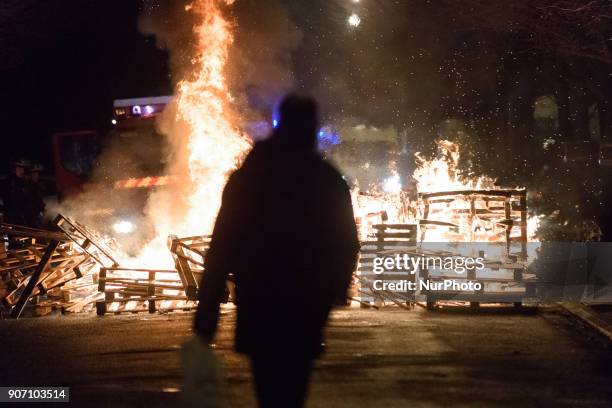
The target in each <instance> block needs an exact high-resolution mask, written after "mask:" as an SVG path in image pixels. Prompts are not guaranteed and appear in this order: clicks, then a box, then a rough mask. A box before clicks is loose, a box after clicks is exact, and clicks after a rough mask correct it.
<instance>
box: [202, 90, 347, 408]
mask: <svg viewBox="0 0 612 408" xmlns="http://www.w3.org/2000/svg"><path fill="white" fill-rule="evenodd" d="M280 116H281V117H280V123H279V125H278V128H277V129H276V130H275V131H274V132H273V134H272V136H271V137H270V138H269V139H268V140H266V141H262V142H259V143H257V144H255V146H254V147H253V149H252V151H251V152H250V153H249V155H248V156H247V158H246V159H245V161H244V164H243V165H242V167H241V168H240V169H239V170H237V171H236V172H234V173H233V174H232V175H231V176H230V178H229V180H228V182H227V185H226V186H225V190H224V192H223V201H222V205H221V209H220V211H219V215H218V217H217V221H216V224H215V228H214V231H213V236H212V241H211V245H210V249H209V251H208V253H207V256H206V262H205V273H204V276H203V279H202V283H201V286H200V303H199V306H198V311H197V314H196V319H195V332H196V333H197V334H199V335H200V336H202V337H204V338H205V339H206V340H208V341H211V340H212V338H213V336H214V333H215V330H216V326H217V320H218V315H219V303H220V302H221V301H222V299H223V297H224V292H225V281H226V277H227V275H228V273H233V275H234V280H235V283H236V304H237V309H238V310H237V322H236V350H237V351H238V352H241V353H245V354H247V355H248V356H249V357H250V358H251V363H252V370H253V376H254V380H255V390H256V394H257V399H258V401H259V406H260V407H285V408H289V407H301V406H303V405H304V402H305V399H306V395H307V388H308V381H309V374H310V370H311V366H312V362H313V360H314V359H315V358H316V357H317V356H319V354H320V353H321V352H322V340H323V330H324V327H325V324H326V322H327V318H328V315H329V312H330V309H331V307H332V305H333V304H334V303H336V302H339V301H340V302H342V301H345V300H346V292H347V288H348V285H349V282H350V279H351V276H352V272H353V270H354V267H355V263H356V257H357V252H358V249H359V244H358V239H357V230H356V227H355V220H354V218H353V208H352V205H351V198H350V193H349V189H348V187H347V185H346V183H345V182H344V180H343V179H342V176H341V175H340V174H339V173H338V171H336V170H335V169H334V168H333V167H332V166H331V165H329V164H328V163H326V162H325V161H324V160H323V159H322V158H321V157H320V156H319V154H318V153H317V152H316V131H317V129H318V126H319V124H318V113H317V105H316V103H315V102H314V101H313V100H312V99H309V98H304V97H300V96H296V95H290V96H288V97H287V98H285V100H284V101H283V103H282V105H281V111H280Z"/></svg>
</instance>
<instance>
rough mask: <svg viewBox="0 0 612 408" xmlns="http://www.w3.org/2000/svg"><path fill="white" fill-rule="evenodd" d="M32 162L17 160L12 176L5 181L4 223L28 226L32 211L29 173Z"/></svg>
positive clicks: (3, 188) (3, 193)
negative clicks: (30, 210)
mask: <svg viewBox="0 0 612 408" xmlns="http://www.w3.org/2000/svg"><path fill="white" fill-rule="evenodd" d="M29 167H30V162H28V161H27V160H17V161H15V162H14V163H13V171H12V174H10V175H9V177H8V178H7V179H6V180H5V181H4V183H3V186H2V188H1V189H0V190H1V191H0V194H2V201H3V203H4V208H3V213H4V222H6V223H8V224H15V225H21V226H27V225H28V215H29V209H30V184H29V182H28V180H27V172H28V169H29Z"/></svg>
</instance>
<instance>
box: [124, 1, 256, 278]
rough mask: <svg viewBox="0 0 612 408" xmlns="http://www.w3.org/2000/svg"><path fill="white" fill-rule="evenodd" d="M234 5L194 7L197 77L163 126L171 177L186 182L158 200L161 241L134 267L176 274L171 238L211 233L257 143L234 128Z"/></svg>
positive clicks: (181, 88) (178, 93)
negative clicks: (230, 9)
mask: <svg viewBox="0 0 612 408" xmlns="http://www.w3.org/2000/svg"><path fill="white" fill-rule="evenodd" d="M232 2H233V0H194V1H193V2H192V3H191V4H189V5H188V6H187V7H186V11H187V12H189V13H194V14H195V15H196V16H197V21H199V22H200V23H199V24H198V25H196V26H195V27H194V29H193V31H194V39H195V47H194V54H193V56H192V58H191V61H190V63H191V72H190V73H189V76H188V77H187V78H184V79H183V80H181V81H180V82H179V83H178V84H177V86H176V89H175V97H174V100H173V101H172V103H171V104H170V105H169V106H168V107H167V108H166V110H165V111H164V114H163V117H162V120H161V122H160V129H161V131H162V133H163V134H165V135H166V136H167V137H168V140H169V144H170V146H171V148H172V154H171V163H170V165H169V168H168V171H169V172H170V173H172V174H173V175H174V176H176V177H175V180H177V181H178V182H177V183H174V184H173V185H172V186H169V187H168V188H167V189H165V190H160V191H158V192H156V193H154V194H152V195H151V197H150V199H149V204H148V208H147V211H148V213H149V215H150V217H151V219H152V220H153V221H154V227H155V231H156V236H157V238H156V239H155V240H154V241H152V242H151V243H150V244H149V245H147V246H146V247H145V248H144V249H143V252H142V253H141V254H140V255H139V256H138V257H136V259H131V260H129V261H127V264H133V265H146V266H149V267H162V268H165V267H168V266H171V259H170V255H169V254H168V250H167V247H166V240H167V238H168V236H169V235H171V234H173V235H179V236H191V235H204V234H209V233H211V232H212V227H213V225H214V221H215V217H216V215H217V212H218V210H219V207H220V204H221V194H222V190H223V186H224V185H225V182H226V180H227V177H228V175H229V173H230V172H231V171H232V170H234V169H235V168H236V167H237V166H238V165H239V163H240V161H241V159H242V158H243V157H244V154H245V152H246V151H247V150H248V148H249V146H250V139H249V138H248V137H247V136H246V135H244V134H242V133H241V132H240V131H239V130H238V129H237V128H236V126H234V125H233V123H236V122H235V120H234V118H235V112H234V111H233V109H232V105H231V103H232V96H231V95H230V92H229V89H228V84H227V80H226V75H225V71H226V63H227V59H228V54H229V50H230V46H231V44H232V42H233V36H232V31H231V25H230V23H229V22H228V21H227V20H226V19H225V18H224V16H223V13H222V10H221V9H220V6H221V5H222V4H227V5H229V4H231V3H232Z"/></svg>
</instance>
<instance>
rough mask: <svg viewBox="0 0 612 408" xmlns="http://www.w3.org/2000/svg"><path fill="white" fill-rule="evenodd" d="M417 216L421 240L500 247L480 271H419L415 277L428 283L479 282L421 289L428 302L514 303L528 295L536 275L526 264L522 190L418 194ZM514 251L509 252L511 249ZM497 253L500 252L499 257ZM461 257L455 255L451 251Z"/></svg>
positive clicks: (524, 203)
mask: <svg viewBox="0 0 612 408" xmlns="http://www.w3.org/2000/svg"><path fill="white" fill-rule="evenodd" d="M419 206H420V210H421V214H422V217H423V218H422V219H420V220H419V227H420V241H421V242H426V241H429V242H432V241H433V242H436V241H437V242H464V243H470V242H487V243H500V245H502V246H504V247H505V251H499V252H500V254H499V256H497V257H496V258H493V259H489V260H487V261H486V262H485V268H484V269H483V270H482V271H478V272H476V271H469V272H468V273H467V274H464V275H463V276H458V275H457V274H449V273H447V272H446V271H430V270H427V269H423V270H421V271H420V278H421V279H425V280H430V281H432V282H441V281H445V280H451V279H452V280H456V281H460V282H461V281H464V282H469V281H471V282H479V283H481V284H482V289H481V290H479V291H457V290H448V291H440V290H436V291H435V292H434V291H424V292H422V294H424V295H425V296H426V298H427V304H428V306H429V307H433V305H435V303H436V302H437V301H440V300H459V301H469V302H471V303H472V304H473V305H476V304H478V303H480V302H482V303H485V302H496V303H497V302H511V303H515V304H519V303H520V302H522V301H523V299H525V298H529V297H532V296H533V283H534V282H535V276H531V275H527V274H526V267H527V241H528V236H527V191H526V190H525V189H491V190H466V191H440V192H435V193H419ZM513 249H514V250H515V252H512V250H513ZM502 252H505V254H503V256H502V254H501V253H502ZM454 255H458V256H460V254H454Z"/></svg>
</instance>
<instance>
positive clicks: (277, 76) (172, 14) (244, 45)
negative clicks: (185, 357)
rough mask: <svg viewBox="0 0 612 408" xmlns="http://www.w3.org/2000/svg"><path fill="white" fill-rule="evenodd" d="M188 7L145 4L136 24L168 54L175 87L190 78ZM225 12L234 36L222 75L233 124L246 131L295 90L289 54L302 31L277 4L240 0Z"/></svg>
mask: <svg viewBox="0 0 612 408" xmlns="http://www.w3.org/2000/svg"><path fill="white" fill-rule="evenodd" d="M190 3H191V1H190V0H181V1H175V0H161V1H160V0H152V1H149V2H148V3H147V4H146V6H145V11H144V12H143V14H142V16H141V18H140V21H139V28H140V31H141V32H142V33H143V34H144V35H151V36H154V37H155V39H156V42H157V45H158V46H159V47H160V48H162V49H164V50H166V51H167V52H168V55H169V60H170V69H171V76H172V79H173V81H174V82H175V83H177V82H179V81H181V80H184V79H189V77H190V76H191V75H193V72H192V71H191V70H192V67H193V66H192V64H191V59H192V58H193V57H194V53H195V47H196V45H197V44H195V42H194V32H193V27H194V25H195V24H197V21H196V18H197V16H195V14H194V13H191V12H189V11H187V10H186V9H185V8H186V6H187V5H189V4H190ZM218 3H220V4H222V3H224V2H223V1H218ZM224 12H225V14H226V18H227V19H228V20H229V21H230V24H231V28H232V32H233V36H234V42H233V44H232V46H231V48H230V50H229V57H228V62H227V67H226V71H225V72H226V75H227V80H228V85H229V89H230V92H231V95H232V98H233V100H232V105H233V108H234V109H236V111H237V113H238V115H237V117H236V120H237V121H238V123H237V125H240V126H242V127H246V126H247V125H248V124H249V123H250V122H253V121H255V120H261V119H269V117H266V116H267V115H269V114H270V111H271V109H272V107H273V105H274V104H275V103H276V102H277V101H278V99H279V98H280V97H281V96H282V95H283V94H284V93H286V92H287V91H288V90H290V89H291V88H293V87H294V82H295V78H294V74H293V69H292V66H291V52H292V51H293V50H295V49H296V48H297V46H298V45H299V44H300V42H301V39H302V32H301V31H300V30H299V29H298V28H297V26H296V25H295V24H294V23H293V22H292V21H291V19H290V17H289V13H288V10H287V7H285V5H284V4H283V3H282V2H281V1H280V0H258V1H253V0H239V1H236V2H233V4H231V5H228V6H225V7H224Z"/></svg>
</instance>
